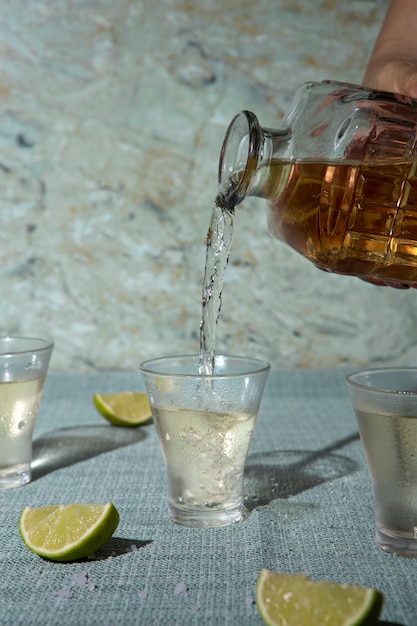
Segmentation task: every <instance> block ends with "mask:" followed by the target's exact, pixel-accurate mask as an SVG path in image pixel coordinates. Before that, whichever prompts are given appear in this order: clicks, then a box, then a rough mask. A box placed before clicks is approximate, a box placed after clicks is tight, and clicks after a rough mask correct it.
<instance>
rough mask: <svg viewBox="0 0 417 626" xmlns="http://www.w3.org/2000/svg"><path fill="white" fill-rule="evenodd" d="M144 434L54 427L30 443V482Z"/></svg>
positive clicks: (129, 430)
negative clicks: (31, 450) (31, 444)
mask: <svg viewBox="0 0 417 626" xmlns="http://www.w3.org/2000/svg"><path fill="white" fill-rule="evenodd" d="M146 436H147V434H146V431H145V430H144V429H137V428H117V427H115V426H106V425H100V426H73V427H71V428H58V429H57V430H53V431H51V432H49V433H46V434H45V435H43V436H42V437H39V438H38V439H35V440H34V442H33V454H32V481H33V480H37V479H38V478H41V476H45V474H49V472H53V471H55V470H57V469H61V468H62V467H67V466H68V465H73V464H74V463H79V462H80V461H86V460H87V459H90V458H92V457H94V456H97V455H99V454H103V453H104V452H110V451H111V450H116V449H117V448H122V447H124V446H129V445H131V444H133V443H137V442H138V441H142V440H143V439H145V437H146Z"/></svg>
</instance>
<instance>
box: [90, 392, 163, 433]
mask: <svg viewBox="0 0 417 626" xmlns="http://www.w3.org/2000/svg"><path fill="white" fill-rule="evenodd" d="M93 402H94V405H95V407H96V409H97V410H98V412H99V413H101V415H102V416H103V417H105V418H106V420H107V421H109V422H110V423H111V424H114V425H115V426H140V425H141V424H144V423H145V422H148V421H149V420H150V419H151V417H152V413H151V408H150V406H149V402H148V397H147V395H146V393H134V392H133V391H122V392H120V393H95V394H94V396H93Z"/></svg>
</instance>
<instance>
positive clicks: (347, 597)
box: [256, 568, 383, 626]
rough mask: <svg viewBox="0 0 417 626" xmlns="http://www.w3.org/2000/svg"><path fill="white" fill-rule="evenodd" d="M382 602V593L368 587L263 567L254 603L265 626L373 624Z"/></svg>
mask: <svg viewBox="0 0 417 626" xmlns="http://www.w3.org/2000/svg"><path fill="white" fill-rule="evenodd" d="M382 604H383V596H382V594H381V593H380V592H379V591H377V590H376V589H372V588H370V587H362V586H359V585H348V584H341V583H335V582H328V581H318V582H316V581H313V580H311V579H310V578H308V577H307V576H305V575H303V574H295V575H290V574H284V573H275V572H271V571H270V570H268V569H264V568H263V569H261V571H260V573H259V576H258V581H257V585H256V605H257V608H258V611H259V613H260V616H261V617H262V620H263V621H264V622H265V624H267V625H268V626H284V625H285V626H311V625H312V624H332V626H374V625H375V624H377V622H378V617H379V614H380V612H381V609H382Z"/></svg>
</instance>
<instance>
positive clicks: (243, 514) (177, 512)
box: [168, 504, 249, 528]
mask: <svg viewBox="0 0 417 626" xmlns="http://www.w3.org/2000/svg"><path fill="white" fill-rule="evenodd" d="M168 513H169V518H170V520H172V521H173V522H175V523H176V524H182V526H189V527H190V528H219V527H220V526H229V525H230V524H236V523H237V522H242V521H243V520H245V519H246V518H247V517H248V516H249V511H248V510H247V509H246V508H245V507H244V506H243V504H239V506H237V507H235V508H234V509H228V510H222V509H217V510H212V509H211V510H210V509H203V510H202V509H200V510H198V509H184V508H179V507H176V506H174V505H172V504H169V507H168Z"/></svg>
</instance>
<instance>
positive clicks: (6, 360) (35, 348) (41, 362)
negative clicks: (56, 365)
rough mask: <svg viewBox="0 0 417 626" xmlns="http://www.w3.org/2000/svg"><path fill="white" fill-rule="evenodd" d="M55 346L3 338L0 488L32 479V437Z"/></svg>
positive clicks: (34, 340) (0, 344) (0, 352)
mask: <svg viewBox="0 0 417 626" xmlns="http://www.w3.org/2000/svg"><path fill="white" fill-rule="evenodd" d="M52 348H53V343H52V342H51V341H48V340H47V339H37V338H32V337H0V489H8V488H11V487H20V486H21V485H24V484H26V483H28V482H29V481H30V479H31V468H30V464H31V460H32V434H33V429H34V427H35V420H36V415H37V413H38V409H39V405H40V401H41V396H42V391H43V385H44V381H45V378H46V374H47V371H48V365H49V359H50V357H51V353H52Z"/></svg>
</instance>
